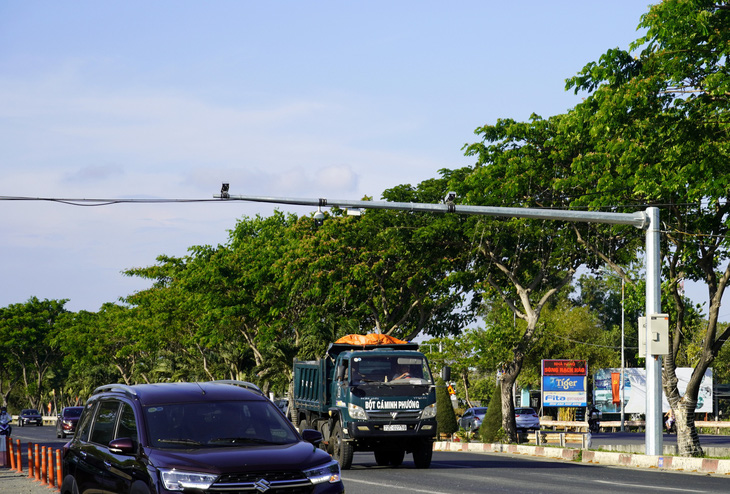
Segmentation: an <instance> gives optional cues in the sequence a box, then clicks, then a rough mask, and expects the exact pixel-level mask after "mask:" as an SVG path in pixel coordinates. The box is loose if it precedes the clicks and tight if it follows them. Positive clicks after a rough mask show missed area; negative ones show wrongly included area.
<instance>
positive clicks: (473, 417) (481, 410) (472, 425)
mask: <svg viewBox="0 0 730 494" xmlns="http://www.w3.org/2000/svg"><path fill="white" fill-rule="evenodd" d="M486 413H487V407H474V408H469V409H467V411H466V412H464V415H462V416H461V418H460V419H459V428H460V429H466V430H468V431H471V432H474V431H476V430H478V429H479V426H480V425H482V421H483V420H484V415H485V414H486Z"/></svg>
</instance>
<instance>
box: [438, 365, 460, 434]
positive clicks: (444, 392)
mask: <svg viewBox="0 0 730 494" xmlns="http://www.w3.org/2000/svg"><path fill="white" fill-rule="evenodd" d="M436 424H437V425H436V432H437V433H438V434H439V435H441V434H449V435H451V434H453V433H454V432H456V431H458V430H459V426H458V425H457V424H456V414H455V413H454V407H453V406H452V405H451V397H450V396H449V391H448V389H447V388H446V383H445V382H444V380H443V379H441V378H440V377H439V378H437V379H436Z"/></svg>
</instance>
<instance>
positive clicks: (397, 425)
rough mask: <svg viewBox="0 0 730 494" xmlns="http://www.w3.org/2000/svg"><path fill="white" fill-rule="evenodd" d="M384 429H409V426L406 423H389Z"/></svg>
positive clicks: (389, 430) (390, 430)
mask: <svg viewBox="0 0 730 494" xmlns="http://www.w3.org/2000/svg"><path fill="white" fill-rule="evenodd" d="M383 430H384V431H387V432H392V431H407V430H408V426H407V425H406V424H387V425H384V426H383Z"/></svg>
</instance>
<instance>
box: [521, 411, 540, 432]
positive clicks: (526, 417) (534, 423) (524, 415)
mask: <svg viewBox="0 0 730 494" xmlns="http://www.w3.org/2000/svg"><path fill="white" fill-rule="evenodd" d="M515 423H516V425H517V430H518V431H519V430H527V429H532V430H536V431H537V430H540V417H538V416H537V412H536V411H535V410H534V409H533V408H527V407H522V408H515Z"/></svg>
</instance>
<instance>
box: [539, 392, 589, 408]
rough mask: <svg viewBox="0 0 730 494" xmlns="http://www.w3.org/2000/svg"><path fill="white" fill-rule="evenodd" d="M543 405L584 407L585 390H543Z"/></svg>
mask: <svg viewBox="0 0 730 494" xmlns="http://www.w3.org/2000/svg"><path fill="white" fill-rule="evenodd" d="M542 406H545V407H584V406H586V392H585V391H543V393H542Z"/></svg>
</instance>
